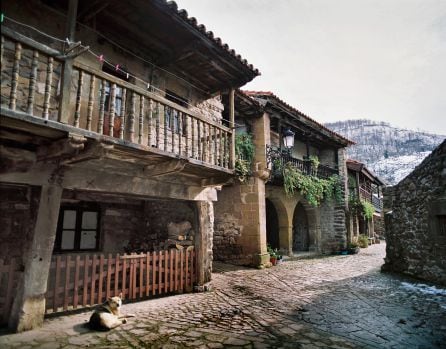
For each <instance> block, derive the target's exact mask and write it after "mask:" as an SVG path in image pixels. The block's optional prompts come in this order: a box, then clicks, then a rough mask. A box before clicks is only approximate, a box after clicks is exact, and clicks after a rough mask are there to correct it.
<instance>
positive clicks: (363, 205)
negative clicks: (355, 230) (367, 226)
mask: <svg viewBox="0 0 446 349" xmlns="http://www.w3.org/2000/svg"><path fill="white" fill-rule="evenodd" d="M349 206H350V210H351V211H352V212H353V213H355V214H360V215H362V216H363V217H364V219H366V220H371V219H372V218H373V213H374V212H375V208H374V207H373V205H372V204H371V203H370V202H368V201H364V200H360V199H358V198H356V197H353V198H350V200H349Z"/></svg>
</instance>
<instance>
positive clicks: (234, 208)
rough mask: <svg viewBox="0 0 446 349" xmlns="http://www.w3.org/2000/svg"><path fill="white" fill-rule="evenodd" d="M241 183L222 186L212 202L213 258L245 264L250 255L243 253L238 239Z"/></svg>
mask: <svg viewBox="0 0 446 349" xmlns="http://www.w3.org/2000/svg"><path fill="white" fill-rule="evenodd" d="M241 206H242V203H241V185H240V184H239V183H236V184H234V185H232V186H227V187H224V188H223V190H222V191H220V192H219V193H218V201H217V202H215V203H214V209H215V210H214V212H215V221H214V246H213V252H214V260H217V261H225V262H228V263H233V264H239V265H241V264H247V263H249V261H250V259H251V258H252V257H250V256H246V255H244V253H243V247H242V246H241V244H240V243H239V241H238V240H239V239H240V237H241V235H242V233H243V228H244V227H243V225H242V213H241Z"/></svg>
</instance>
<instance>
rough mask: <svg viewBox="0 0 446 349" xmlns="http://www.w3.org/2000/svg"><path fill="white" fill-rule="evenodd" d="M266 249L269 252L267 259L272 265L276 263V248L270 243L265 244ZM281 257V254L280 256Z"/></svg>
mask: <svg viewBox="0 0 446 349" xmlns="http://www.w3.org/2000/svg"><path fill="white" fill-rule="evenodd" d="M267 251H268V253H269V261H270V263H271V264H272V265H276V264H277V256H278V254H277V249H275V250H274V249H273V248H272V247H271V246H270V245H268V246H267ZM281 257H282V256H281Z"/></svg>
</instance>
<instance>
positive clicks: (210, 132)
mask: <svg viewBox="0 0 446 349" xmlns="http://www.w3.org/2000/svg"><path fill="white" fill-rule="evenodd" d="M208 128H209V136H208V139H209V141H208V142H209V144H208V145H209V163H210V164H212V158H213V156H212V155H213V154H212V150H213V148H214V147H213V146H212V144H213V143H212V142H213V141H212V129H213V127H212V126H211V124H209V125H208Z"/></svg>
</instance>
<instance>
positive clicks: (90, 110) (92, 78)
mask: <svg viewBox="0 0 446 349" xmlns="http://www.w3.org/2000/svg"><path fill="white" fill-rule="evenodd" d="M95 80H96V77H95V76H94V75H91V76H90V90H89V91H88V105H87V130H88V131H91V120H92V119H93V106H94V83H95Z"/></svg>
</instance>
